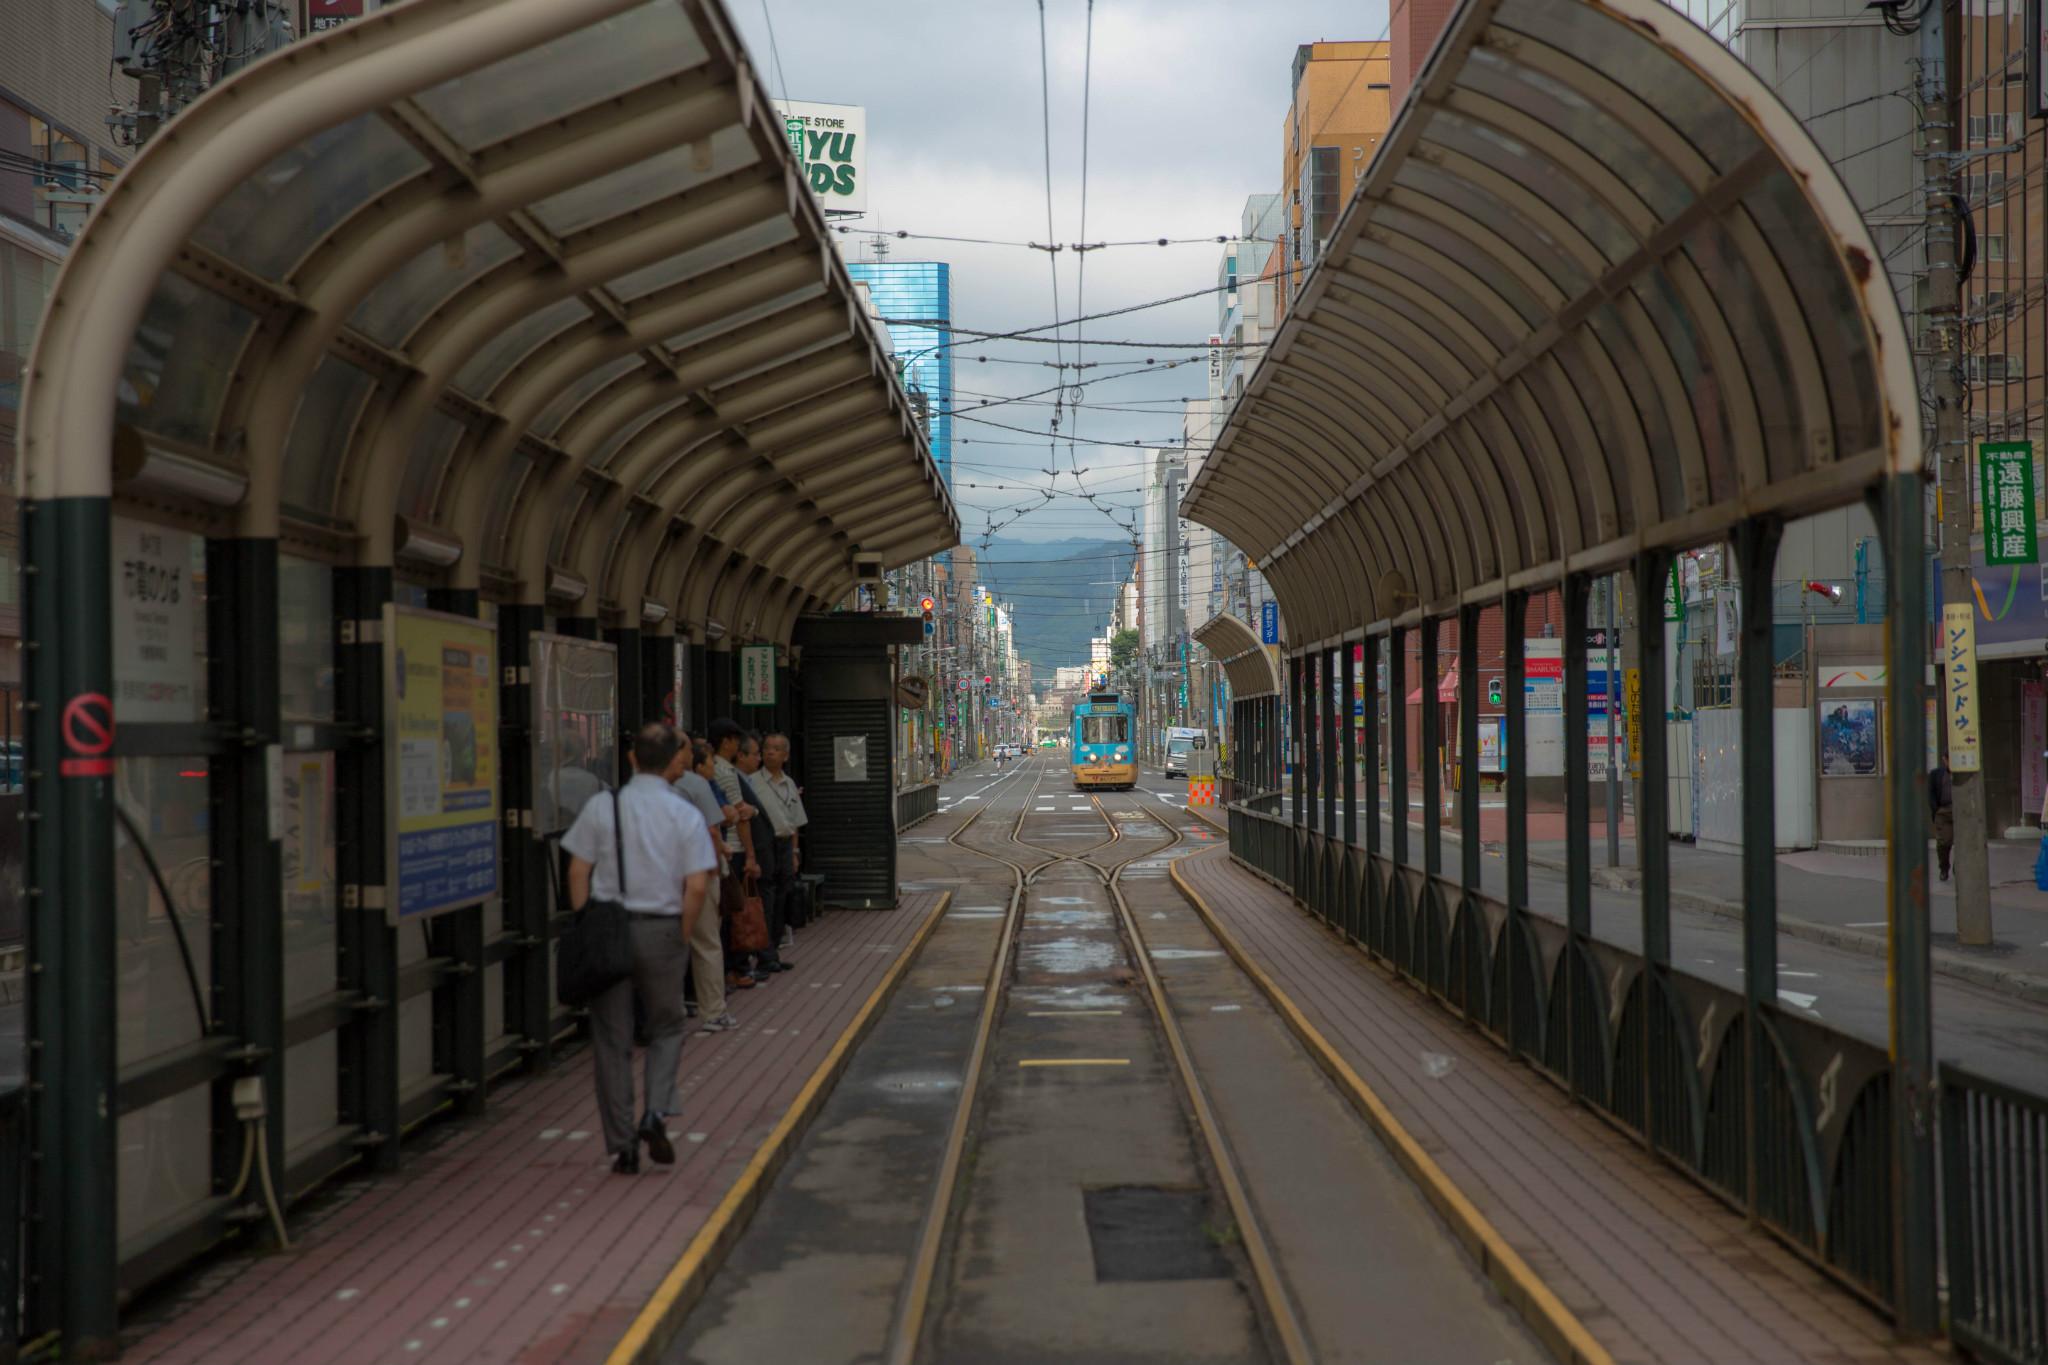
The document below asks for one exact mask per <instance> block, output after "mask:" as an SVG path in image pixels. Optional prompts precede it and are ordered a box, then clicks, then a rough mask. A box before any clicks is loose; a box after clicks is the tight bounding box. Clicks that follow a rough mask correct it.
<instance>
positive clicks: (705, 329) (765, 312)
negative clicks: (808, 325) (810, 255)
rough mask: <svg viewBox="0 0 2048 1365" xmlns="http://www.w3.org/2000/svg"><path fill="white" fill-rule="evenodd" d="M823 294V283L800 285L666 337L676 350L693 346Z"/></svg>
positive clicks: (734, 379)
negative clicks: (750, 306) (784, 292)
mask: <svg viewBox="0 0 2048 1365" xmlns="http://www.w3.org/2000/svg"><path fill="white" fill-rule="evenodd" d="M824 295H825V286H824V285H823V284H822V283H819V284H807V285H804V286H803V287H802V288H800V289H792V290H790V291H789V292H788V293H787V294H782V295H778V296H777V297H775V298H772V299H769V300H768V301H767V302H766V303H757V304H755V305H754V306H753V307H752V308H742V309H740V310H739V311H738V312H736V313H728V314H726V315H725V316H724V317H721V318H720V319H719V320H718V321H716V322H709V323H706V324H705V325H704V326H702V327H692V328H691V329H690V330H689V331H687V332H678V333H676V335H674V336H672V337H667V338H665V339H664V343H665V344H666V345H667V346H669V347H670V348H671V349H675V350H680V349H682V348H683V347H685V346H694V345H696V344H697V343H699V342H702V341H708V340H710V339H711V338H712V337H716V336H723V335H725V334H726V333H728V332H732V331H737V330H738V329H739V328H741V327H744V326H746V325H747V324H748V323H750V322H757V321H759V320H760V319H762V318H765V317H769V316H771V315H773V314H775V313H780V312H783V311H785V310H786V309H790V308H794V307H796V306H797V305H798V304H800V303H807V302H809V301H810V300H812V299H816V298H823V297H824ZM840 339H841V338H838V337H834V338H832V340H831V341H830V342H827V343H825V344H827V345H830V344H834V343H836V342H837V341H839V340H840ZM788 360H789V357H787V356H778V357H776V358H775V359H774V360H772V361H769V362H768V364H770V365H781V364H785V363H787V361H788ZM739 378H740V377H739V376H734V377H732V378H730V379H727V380H725V381H724V382H726V383H728V384H733V383H737V382H739Z"/></svg>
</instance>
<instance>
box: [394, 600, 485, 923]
mask: <svg viewBox="0 0 2048 1365" xmlns="http://www.w3.org/2000/svg"><path fill="white" fill-rule="evenodd" d="M384 640H385V647H384V659H385V664H384V714H385V715H386V716H387V717H388V718H389V722H388V724H387V725H386V727H385V732H384V733H385V739H384V757H385V776H386V785H385V790H386V791H387V792H389V793H390V794H391V796H390V799H389V800H388V802H387V804H386V806H385V810H386V811H387V815H386V819H387V820H388V821H389V828H388V830H387V835H386V838H385V842H384V847H385V859H386V864H385V878H384V912H385V918H386V919H388V920H389V921H390V922H391V923H393V924H397V923H399V922H401V921H403V920H408V919H418V918H421V917H424V916H428V915H436V914H439V913H440V912H441V911H443V910H454V909H456V908H458V907H460V906H465V905H474V904H476V903H477V902H478V901H482V900H487V899H489V898H490V897H492V896H495V895H497V894H498V686H497V684H498V679H497V676H496V668H495V663H496V659H497V643H498V642H497V630H496V627H494V626H493V625H491V624H490V623H489V622H486V621H479V620H476V619H475V618H473V617H467V616H451V615H448V614H446V613H444V612H437V611H421V610H418V609H416V608H412V607H400V606H396V605H392V604H386V606H385V608H384Z"/></svg>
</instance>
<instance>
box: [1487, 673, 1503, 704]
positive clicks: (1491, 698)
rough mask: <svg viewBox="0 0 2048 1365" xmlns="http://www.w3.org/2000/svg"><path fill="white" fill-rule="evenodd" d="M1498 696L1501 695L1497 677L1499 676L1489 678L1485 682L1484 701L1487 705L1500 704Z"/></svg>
mask: <svg viewBox="0 0 2048 1365" xmlns="http://www.w3.org/2000/svg"><path fill="white" fill-rule="evenodd" d="M1500 696H1501V692H1500V679H1499V678H1494V679H1491V680H1489V681H1488V682H1487V684H1486V702H1487V705H1489V706H1499V705H1500Z"/></svg>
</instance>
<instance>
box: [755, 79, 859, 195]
mask: <svg viewBox="0 0 2048 1365" xmlns="http://www.w3.org/2000/svg"><path fill="white" fill-rule="evenodd" d="M775 108H776V110H777V112H779V113H780V114H781V115H782V131H783V136H785V137H786V138H788V139H789V145H790V148H791V150H793V151H794V152H795V153H796V159H797V164H798V165H799V166H801V167H802V168H803V176H804V181H805V183H806V184H808V185H809V186H810V187H811V193H812V194H815V195H817V196H818V203H819V204H820V205H821V206H822V207H824V208H825V209H827V210H832V211H843V212H847V213H861V212H864V211H866V209H867V206H868V181H867V161H868V149H867V132H868V111H867V110H866V108H864V107H863V106H861V105H858V104H806V103H802V102H800V101H797V100H777V101H776V102H775Z"/></svg>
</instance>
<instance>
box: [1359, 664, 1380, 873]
mask: <svg viewBox="0 0 2048 1365" xmlns="http://www.w3.org/2000/svg"><path fill="white" fill-rule="evenodd" d="M1360 666H1361V667H1362V668H1363V669H1364V672H1365V752H1364V754H1362V755H1360V757H1361V759H1362V760H1363V762H1362V766H1363V767H1364V768H1365V851H1366V852H1367V853H1370V854H1376V853H1378V852H1379V851H1380V637H1379V636H1377V635H1368V636H1366V637H1365V658H1364V659H1363V660H1361V661H1360ZM1366 867H1367V869H1368V870H1370V869H1371V867H1372V863H1371V860H1370V859H1368V860H1367V862H1366Z"/></svg>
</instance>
